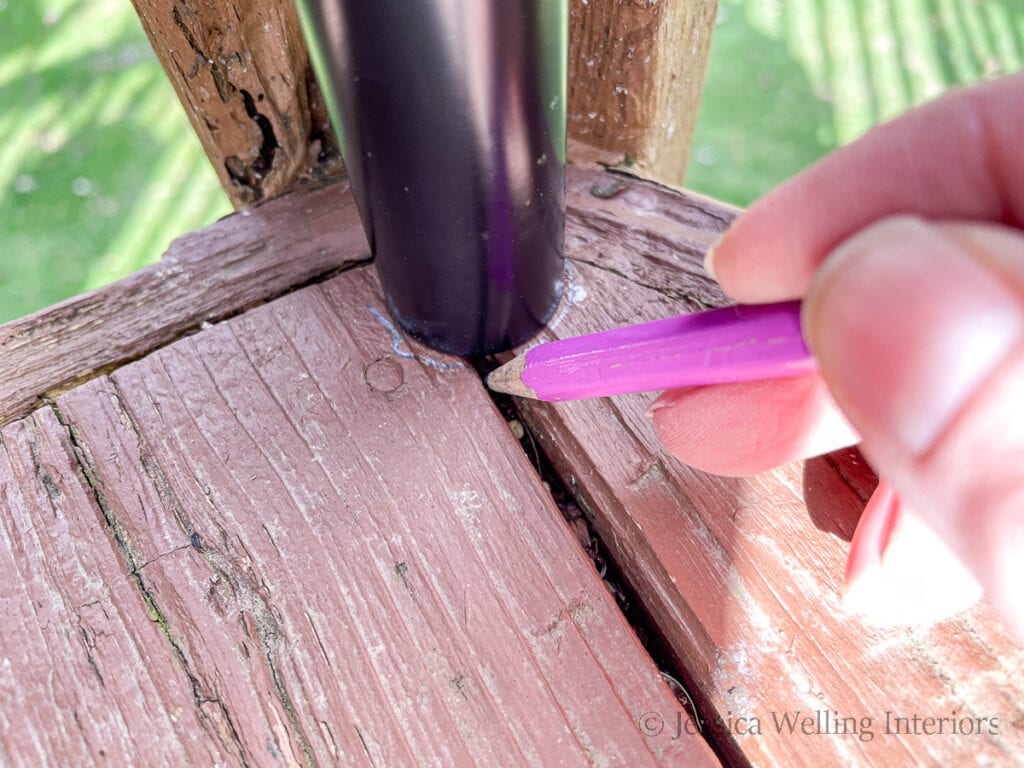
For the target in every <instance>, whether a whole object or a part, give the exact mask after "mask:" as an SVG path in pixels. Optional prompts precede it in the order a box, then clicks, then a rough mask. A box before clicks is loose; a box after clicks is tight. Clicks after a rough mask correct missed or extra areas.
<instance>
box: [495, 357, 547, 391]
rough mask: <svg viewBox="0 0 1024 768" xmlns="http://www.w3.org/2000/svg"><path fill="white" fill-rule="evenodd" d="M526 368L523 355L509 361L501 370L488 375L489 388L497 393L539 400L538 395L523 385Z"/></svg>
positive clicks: (498, 369) (496, 369)
mask: <svg viewBox="0 0 1024 768" xmlns="http://www.w3.org/2000/svg"><path fill="white" fill-rule="evenodd" d="M525 368H526V355H525V354H522V355H519V356H518V357H515V358H513V359H512V360H509V361H508V362H507V363H505V364H504V365H503V366H501V367H500V368H495V369H494V370H493V371H491V372H490V373H489V374H488V375H487V386H488V387H489V388H490V389H493V390H494V391H495V392H504V393H505V394H507V395H515V396H516V397H529V398H532V399H534V400H536V399H537V393H536V392H534V391H533V390H532V389H530V388H529V387H528V386H526V385H525V384H523V378H522V377H523V370H524V369H525Z"/></svg>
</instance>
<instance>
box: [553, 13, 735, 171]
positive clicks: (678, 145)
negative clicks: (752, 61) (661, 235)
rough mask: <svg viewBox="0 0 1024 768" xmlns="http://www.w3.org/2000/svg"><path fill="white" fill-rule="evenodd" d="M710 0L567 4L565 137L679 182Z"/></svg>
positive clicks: (707, 40) (709, 26) (710, 22)
mask: <svg viewBox="0 0 1024 768" xmlns="http://www.w3.org/2000/svg"><path fill="white" fill-rule="evenodd" d="M717 10H718V0H661V2H656V3H655V2H628V3H627V2H620V1H619V0H572V2H571V3H570V23H569V114H568V129H569V135H570V136H572V137H574V138H577V139H579V140H581V141H584V142H587V143H590V144H594V145H596V146H598V147H600V148H602V149H605V150H611V151H614V152H616V153H618V154H619V157H620V158H623V157H624V156H628V158H629V160H630V161H631V162H632V163H635V164H636V165H637V166H638V167H639V168H640V170H642V171H643V172H644V173H645V174H648V175H650V176H652V177H654V178H657V179H660V180H663V181H667V182H670V183H676V184H678V183H681V182H682V180H683V176H684V174H685V173H686V163H687V158H688V156H689V151H690V141H691V139H692V137H693V129H694V126H695V125H696V122H697V109H698V106H699V104H700V96H701V90H702V88H703V84H704V68H705V65H706V63H707V57H708V52H709V50H710V47H711V33H712V30H713V28H714V23H715V15H716V13H717Z"/></svg>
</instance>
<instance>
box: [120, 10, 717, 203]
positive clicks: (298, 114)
mask: <svg viewBox="0 0 1024 768" xmlns="http://www.w3.org/2000/svg"><path fill="white" fill-rule="evenodd" d="M132 2H133V3H134V5H135V8H136V10H137V11H138V13H139V17H140V18H141V20H142V25H143V27H144V28H145V30H146V33H147V34H148V35H149V39H150V42H151V43H152V45H153V49H154V50H155V51H156V54H157V56H158V57H159V58H160V61H161V62H162V63H163V66H164V69H165V70H166V71H167V73H168V76H169V77H170V79H171V83H172V84H173V85H174V89H175V91H177V93H178V98H179V99H181V102H182V104H184V106H185V110H186V112H187V113H188V116H189V119H190V120H191V122H192V126H193V128H194V129H195V131H196V133H197V134H198V136H199V139H200V141H201V142H202V144H203V147H204V148H205V149H206V153H207V155H208V156H209V158H210V161H211V162H212V163H213V166H214V169H215V170H216V172H217V175H218V176H219V177H220V180H221V184H222V185H223V186H224V189H225V190H226V191H227V193H228V196H229V197H230V198H231V201H232V202H233V203H234V205H235V206H236V207H242V206H244V205H247V204H249V203H252V202H256V201H258V200H262V199H264V198H268V197H274V196H275V195H277V194H279V193H281V192H283V191H285V190H286V189H288V188H290V187H291V186H293V185H294V183H295V181H296V180H297V179H299V178H301V177H302V176H303V175H305V174H316V175H322V174H324V173H329V172H331V171H334V170H337V168H338V165H339V161H340V157H339V153H338V150H337V141H336V140H335V138H334V134H333V132H332V131H331V128H330V122H329V120H328V116H327V111H326V109H325V108H324V105H323V100H322V98H321V97H320V91H319V89H318V87H317V85H316V81H315V78H314V76H313V73H312V69H311V68H310V66H309V55H308V53H307V51H306V46H305V43H304V42H303V38H302V33H301V29H300V27H299V21H298V17H297V15H296V13H295V10H294V7H293V5H292V2H291V0H265V2H257V0H234V1H233V2H231V3H209V2H200V0H132ZM717 8H718V0H642V1H641V0H632V1H631V2H623V1H622V0H570V32H569V36H570V43H569V88H568V90H569V105H568V130H569V135H570V137H572V138H574V139H577V140H579V141H581V142H583V143H585V144H588V145H590V146H592V147H596V148H598V149H601V150H605V151H609V152H611V153H614V154H618V155H620V156H621V157H622V158H623V160H625V161H627V162H629V163H633V164H635V165H636V166H637V167H638V168H639V169H640V170H641V171H643V172H644V173H645V174H647V175H649V176H652V177H654V178H656V179H658V180H660V181H665V182H668V183H672V184H679V183H681V182H682V180H683V176H684V174H685V171H686V162H687V158H688V155H689V145H690V140H691V137H692V135H693V128H694V124H695V122H696V117H697V106H698V104H699V101H700V92H701V86H702V84H703V79H704V67H705V64H706V61H707V55H708V50H709V48H710V43H711V31H712V28H713V26H714V20H715V14H716V12H717Z"/></svg>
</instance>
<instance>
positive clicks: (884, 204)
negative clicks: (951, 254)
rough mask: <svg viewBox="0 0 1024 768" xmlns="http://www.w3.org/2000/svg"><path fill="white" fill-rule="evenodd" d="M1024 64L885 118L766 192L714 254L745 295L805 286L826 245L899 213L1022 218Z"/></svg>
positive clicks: (726, 278)
mask: <svg viewBox="0 0 1024 768" xmlns="http://www.w3.org/2000/svg"><path fill="white" fill-rule="evenodd" d="M1021 179H1024V73H1018V74H1016V75H1013V76H1010V77H1005V78H1002V79H999V80H993V81H990V82H987V83H984V84H982V85H980V86H977V87H975V88H972V89H968V90H958V91H954V92H951V93H949V94H947V95H946V96H944V97H942V98H940V99H938V100H936V101H934V102H931V103H930V104H927V105H925V106H923V107H921V108H919V109H916V110H914V111H912V112H909V113H907V114H906V115H904V116H902V117H900V118H897V119H896V120H893V121H892V122H890V123H887V124H885V125H882V126H879V127H878V128H875V129H874V130H872V131H870V132H869V133H867V134H865V135H864V136H863V137H862V138H861V139H859V140H858V141H856V142H854V143H852V144H850V145H848V146H846V147H844V148H842V149H839V150H837V151H836V152H833V153H832V154H831V155H829V156H827V157H826V158H824V159H822V160H821V161H819V162H818V163H817V164H815V165H813V166H812V167H811V168H809V169H808V170H807V171H804V172H803V173H801V174H800V175H798V176H796V177H794V178H793V179H791V180H790V181H789V182H787V183H786V184H784V185H782V186H781V187H779V188H778V189H776V190H775V191H774V192H771V193H769V194H768V195H767V196H765V197H764V198H762V199H761V200H760V201H758V202H757V203H755V204H754V205H753V206H751V208H750V209H749V210H748V211H747V212H746V213H745V214H743V216H741V217H740V218H739V219H738V220H737V221H736V223H735V224H734V225H733V226H732V228H731V229H730V230H729V231H728V232H727V233H726V234H725V236H724V237H723V238H722V239H721V241H720V242H719V243H718V245H717V246H716V247H715V249H714V255H713V256H712V257H711V259H709V266H710V267H711V269H712V270H713V272H714V275H715V277H716V278H717V279H718V281H719V283H721V285H722V288H723V289H724V290H725V292H726V293H728V294H729V295H730V296H732V297H733V298H734V299H736V300H737V301H740V302H749V303H757V302H768V301H783V300H787V299H795V298H799V297H800V296H802V295H803V293H804V292H805V291H806V289H807V287H808V285H809V284H810V281H811V276H812V275H813V274H814V272H815V270H816V269H817V267H818V266H819V265H820V264H821V262H822V261H823V260H824V259H825V257H826V256H827V255H828V253H829V252H830V251H831V250H832V249H833V248H834V247H835V246H837V245H838V244H839V243H840V242H842V241H843V240H845V239H846V238H847V237H849V236H850V235H852V234H853V233H855V232H857V231H858V230H860V229H861V228H863V227H865V226H867V225H868V224H870V223H872V222H874V221H876V220H878V219H881V218H884V217H886V216H891V215H893V214H898V213H907V214H916V215H919V216H923V217H926V218H933V219H943V218H957V219H976V220H986V221H994V222H999V223H1003V224H1007V225H1010V226H1018V227H1019V226H1021V225H1022V224H1024V184H1021V183H1020V182H1021Z"/></svg>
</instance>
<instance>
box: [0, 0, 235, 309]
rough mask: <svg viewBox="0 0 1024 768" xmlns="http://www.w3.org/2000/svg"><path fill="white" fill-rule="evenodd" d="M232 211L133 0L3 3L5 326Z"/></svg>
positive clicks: (0, 126)
mask: <svg viewBox="0 0 1024 768" xmlns="http://www.w3.org/2000/svg"><path fill="white" fill-rule="evenodd" d="M230 210H231V208H230V205H229V204H228V202H227V199H226V198H225V196H224V195H223V193H222V192H221V190H220V186H219V184H218V183H217V180H216V177H215V176H214V174H213V170H212V168H210V166H209V164H208V162H207V160H206V156H205V155H204V154H203V151H202V149H201V148H200V146H199V144H198V141H197V140H196V139H195V136H194V135H193V133H192V129H191V127H190V126H189V124H188V120H187V119H186V117H185V113H184V111H183V110H182V109H181V107H180V106H179V104H178V101H177V98H176V97H175V95H174V92H173V91H172V89H171V87H170V84H169V83H168V81H167V79H166V77H165V76H164V74H163V70H162V69H161V68H160V64H159V62H157V60H156V58H155V56H154V55H153V53H152V50H151V49H150V47H149V43H148V42H147V40H146V37H145V35H144V34H143V32H142V28H141V26H140V24H139V21H138V18H137V17H136V15H135V12H134V10H133V9H132V6H131V3H129V2H128V0H87V1H85V0H83V1H77V0H0V321H4V320H9V319H11V318H15V317H20V316H21V315H24V314H27V313H29V312H31V311H33V310H35V309H38V308H40V307H43V306H46V305H48V304H52V303H54V302H56V301H59V300H61V299H64V298H66V297H69V296H72V295H74V294H77V293H80V292H82V291H84V290H87V289H90V288H94V287H97V286H100V285H103V284H105V283H108V282H110V281H111V280H114V279H116V278H118V277H121V276H123V275H125V274H127V273H129V272H131V271H133V270H136V269H138V268H139V267H141V266H142V265H144V264H146V263H149V262H152V261H154V260H155V259H157V258H159V256H160V254H161V253H162V252H163V251H164V250H165V249H166V247H167V244H168V243H169V242H170V241H171V240H172V239H173V238H174V237H175V236H177V235H178V234H181V233H183V232H186V231H188V230H190V229H193V228H195V227H198V226H201V225H203V224H206V223H209V222H211V221H214V220H215V219H217V218H218V217H220V216H223V215H224V214H225V213H228V212H229V211H230Z"/></svg>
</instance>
